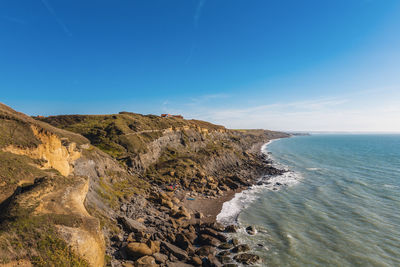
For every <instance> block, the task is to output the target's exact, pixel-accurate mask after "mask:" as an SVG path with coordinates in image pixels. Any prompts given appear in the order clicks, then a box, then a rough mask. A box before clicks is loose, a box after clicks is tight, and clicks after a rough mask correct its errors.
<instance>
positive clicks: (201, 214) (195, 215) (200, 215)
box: [194, 211, 204, 219]
mask: <svg viewBox="0 0 400 267" xmlns="http://www.w3.org/2000/svg"><path fill="white" fill-rule="evenodd" d="M194 217H195V218H196V219H202V218H203V217H204V215H203V213H201V212H200V211H198V212H196V213H195V214H194Z"/></svg>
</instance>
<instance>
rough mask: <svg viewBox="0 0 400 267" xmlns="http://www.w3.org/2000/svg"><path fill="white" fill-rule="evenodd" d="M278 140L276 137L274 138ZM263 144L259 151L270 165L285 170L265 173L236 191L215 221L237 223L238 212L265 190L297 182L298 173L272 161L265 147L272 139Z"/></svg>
mask: <svg viewBox="0 0 400 267" xmlns="http://www.w3.org/2000/svg"><path fill="white" fill-rule="evenodd" d="M275 140H278V139H275ZM275 140H271V141H269V142H268V143H266V144H264V145H263V146H262V147H261V152H262V153H263V154H265V155H266V156H267V159H268V160H269V161H271V162H272V163H271V164H272V166H273V167H275V168H277V169H281V170H285V171H286V172H285V173H283V174H281V175H275V176H271V175H266V176H263V177H260V179H259V180H258V181H257V182H256V184H254V185H252V186H250V187H249V188H248V189H246V190H243V191H242V192H239V193H236V194H235V196H234V197H233V198H232V199H231V200H230V201H227V202H225V203H224V204H223V206H222V209H221V212H220V213H219V214H218V215H217V221H218V222H220V223H222V224H225V225H228V224H237V218H238V216H239V214H240V212H241V211H242V210H244V209H246V208H247V207H249V206H250V205H251V203H253V202H254V201H255V200H257V198H259V197H260V196H261V195H262V193H263V192H264V191H265V190H273V191H278V190H279V189H281V188H282V187H285V186H290V185H293V184H296V183H298V181H299V180H300V179H301V178H302V177H301V175H300V173H297V172H294V171H291V170H289V168H288V167H287V166H284V165H281V164H279V163H277V162H276V161H274V159H273V157H272V155H271V154H270V153H268V151H267V147H268V145H269V144H271V143H272V142H273V141H275Z"/></svg>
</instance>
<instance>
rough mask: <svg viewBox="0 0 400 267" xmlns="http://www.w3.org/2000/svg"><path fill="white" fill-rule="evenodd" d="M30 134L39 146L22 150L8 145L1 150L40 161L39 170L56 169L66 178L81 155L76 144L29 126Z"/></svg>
mask: <svg viewBox="0 0 400 267" xmlns="http://www.w3.org/2000/svg"><path fill="white" fill-rule="evenodd" d="M31 129H32V132H33V134H34V136H35V137H37V138H38V139H39V140H40V141H41V144H39V145H37V147H33V148H23V147H18V146H15V145H9V146H7V147H5V148H3V151H6V152H11V153H13V154H17V155H26V156H28V157H30V158H33V159H38V160H41V161H40V166H39V167H40V168H43V169H50V168H53V169H56V170H57V171H59V172H60V173H61V174H62V175H64V176H68V175H70V174H71V173H72V172H73V164H74V162H75V160H77V159H78V158H79V157H80V156H81V153H80V151H79V150H78V149H77V147H76V143H74V142H69V141H68V140H67V139H63V140H62V139H61V138H59V137H58V136H57V135H55V134H53V133H51V132H48V131H45V130H43V129H39V128H38V127H37V126H34V125H31Z"/></svg>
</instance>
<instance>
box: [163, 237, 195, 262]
mask: <svg viewBox="0 0 400 267" xmlns="http://www.w3.org/2000/svg"><path fill="white" fill-rule="evenodd" d="M161 246H162V247H163V248H164V249H165V250H166V251H168V252H169V253H171V254H172V255H174V256H175V257H177V258H178V259H179V260H187V259H188V254H187V253H186V251H184V250H183V249H181V248H178V247H177V246H175V245H172V244H171V243H168V242H165V241H161Z"/></svg>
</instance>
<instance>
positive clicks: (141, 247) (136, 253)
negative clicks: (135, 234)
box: [126, 242, 153, 259]
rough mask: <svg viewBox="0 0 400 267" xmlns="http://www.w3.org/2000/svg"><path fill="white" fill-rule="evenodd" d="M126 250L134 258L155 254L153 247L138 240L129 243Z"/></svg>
mask: <svg viewBox="0 0 400 267" xmlns="http://www.w3.org/2000/svg"><path fill="white" fill-rule="evenodd" d="M126 252H127V253H128V255H129V256H131V257H132V258H133V259H138V258H141V257H143V256H150V255H152V254H153V251H152V250H151V248H149V247H148V246H147V245H146V244H144V243H138V242H133V243H129V244H128V245H127V246H126Z"/></svg>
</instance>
